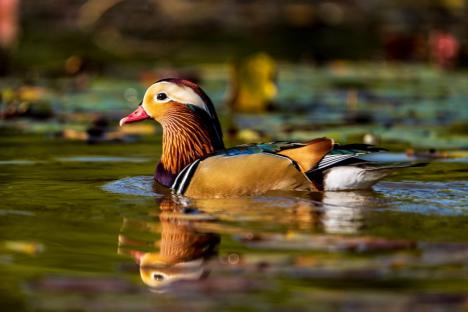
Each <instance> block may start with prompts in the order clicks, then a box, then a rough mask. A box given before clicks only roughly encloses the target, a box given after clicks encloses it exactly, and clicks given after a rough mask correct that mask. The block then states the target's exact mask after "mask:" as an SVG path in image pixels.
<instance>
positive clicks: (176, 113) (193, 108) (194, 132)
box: [120, 78, 224, 186]
mask: <svg viewBox="0 0 468 312" xmlns="http://www.w3.org/2000/svg"><path fill="white" fill-rule="evenodd" d="M146 119H154V120H155V121H157V122H158V123H160V124H161V126H162V128H163V151H162V156H161V161H160V163H159V164H158V167H157V169H156V173H155V179H156V180H157V181H158V182H160V183H161V184H163V185H165V186H170V184H171V183H172V181H173V180H174V179H175V176H177V174H178V173H179V172H180V171H181V170H182V169H183V168H184V167H185V166H186V165H188V164H190V163H191V162H193V161H195V160H196V159H198V158H202V157H204V156H207V155H209V154H211V153H213V152H214V151H216V150H219V149H223V148H224V144H223V137H222V131H221V126H220V123H219V120H218V116H217V115H216V111H215V109H214V106H213V103H212V102H211V100H210V98H209V97H208V96H207V95H206V93H205V92H204V91H203V90H202V89H201V88H200V87H199V86H198V85H197V84H195V83H193V82H191V81H188V80H183V79H175V78H169V79H163V80H159V81H158V82H156V83H154V84H153V85H151V86H150V87H149V88H148V89H147V90H146V92H145V95H144V97H143V100H142V102H141V104H140V106H138V108H137V109H136V110H135V111H134V112H133V113H131V114H130V115H128V116H126V117H124V118H122V119H121V120H120V125H121V126H122V125H124V124H128V123H133V122H137V121H142V120H146Z"/></svg>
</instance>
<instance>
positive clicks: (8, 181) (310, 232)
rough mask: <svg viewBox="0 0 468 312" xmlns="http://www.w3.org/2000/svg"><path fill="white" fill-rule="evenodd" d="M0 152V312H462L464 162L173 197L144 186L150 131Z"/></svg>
mask: <svg viewBox="0 0 468 312" xmlns="http://www.w3.org/2000/svg"><path fill="white" fill-rule="evenodd" d="M0 149H1V150H2V153H1V156H0V157H1V159H0V185H1V187H0V198H1V201H0V223H1V226H0V273H1V279H0V306H1V307H2V310H3V311H9V310H11V311H13V310H14V311H20V310H41V311H63V310H74V311H78V310H89V311H103V310H105V311H146V310H156V309H164V311H181V310H187V309H190V310H192V311H204V310H207V309H211V310H214V309H218V310H219V309H221V308H222V309H225V310H232V311H280V310H281V311H285V310H289V311H291V310H294V311H304V310H316V311H376V310H378V311H382V310H388V311H402V310H403V311H462V310H464V309H465V310H466V309H468V200H467V198H468V197H467V193H468V192H467V191H468V181H467V173H468V168H467V161H466V159H452V160H451V161H443V160H442V161H434V162H433V163H431V164H429V165H428V166H427V167H422V168H413V169H408V170H406V171H404V172H402V174H401V175H398V176H395V177H392V178H391V179H389V180H387V181H384V182H381V183H379V184H378V185H377V186H376V187H375V189H374V190H373V191H368V192H328V193H324V194H320V193H316V194H308V193H278V194H272V195H268V196H266V195H265V196H258V197H254V198H240V199H217V200H210V199H206V200H197V201H189V200H187V199H184V198H173V197H171V195H170V194H169V195H168V194H163V193H162V192H160V190H156V189H154V188H153V186H152V183H151V175H152V172H153V170H154V166H155V162H156V160H157V158H158V155H159V153H160V142H159V141H157V139H154V138H152V139H145V140H143V141H140V142H137V143H127V144H123V143H121V144H102V145H86V144H84V143H77V142H69V141H64V140H60V139H51V138H47V137H45V136H43V135H19V134H14V133H12V134H4V135H3V136H2V137H1V138H0ZM395 155H396V156H398V157H400V156H401V157H404V156H403V154H401V155H400V154H395ZM395 155H393V156H395Z"/></svg>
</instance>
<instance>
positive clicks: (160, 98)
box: [156, 92, 167, 101]
mask: <svg viewBox="0 0 468 312" xmlns="http://www.w3.org/2000/svg"><path fill="white" fill-rule="evenodd" d="M165 99H167V94H166V93H162V92H161V93H158V95H156V100H158V101H164V100H165Z"/></svg>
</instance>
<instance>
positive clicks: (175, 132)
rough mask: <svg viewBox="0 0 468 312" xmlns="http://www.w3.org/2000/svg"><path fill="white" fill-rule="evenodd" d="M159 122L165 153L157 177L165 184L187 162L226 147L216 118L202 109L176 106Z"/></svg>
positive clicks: (172, 178)
mask: <svg viewBox="0 0 468 312" xmlns="http://www.w3.org/2000/svg"><path fill="white" fill-rule="evenodd" d="M160 123H161V125H162V128H163V140H162V155H161V160H160V162H159V164H158V166H157V168H156V173H155V179H156V180H157V181H158V182H159V183H161V184H163V185H165V186H168V187H170V186H171V185H172V183H173V181H174V179H175V177H176V176H177V174H179V172H180V171H181V170H182V169H184V168H185V166H187V165H188V164H190V163H192V162H194V161H195V160H197V159H199V158H202V157H205V156H207V155H210V154H212V153H213V152H214V151H216V150H219V149H223V148H224V145H223V142H222V139H221V137H220V135H218V134H217V133H216V130H215V128H214V124H213V121H212V120H211V118H210V117H209V116H208V114H207V113H206V112H204V111H203V110H201V109H195V110H194V109H191V108H189V107H186V106H178V107H174V108H172V109H171V110H169V111H168V112H167V113H166V114H165V116H164V118H163V119H161V120H160Z"/></svg>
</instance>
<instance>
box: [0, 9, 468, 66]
mask: <svg viewBox="0 0 468 312" xmlns="http://www.w3.org/2000/svg"><path fill="white" fill-rule="evenodd" d="M2 3H4V4H3V7H4V9H3V11H4V13H3V15H5V11H6V10H5V8H7V7H10V8H9V10H11V11H12V13H11V14H13V15H14V16H12V17H10V20H11V23H12V24H13V25H12V26H10V27H13V28H15V30H14V31H12V32H14V33H15V34H14V35H10V38H9V39H8V40H6V41H8V42H4V43H6V45H7V46H9V47H8V50H9V54H10V61H9V62H10V63H11V64H10V65H11V66H12V67H11V68H12V70H15V71H17V70H21V69H22V70H23V71H28V70H31V69H37V70H55V71H60V70H61V69H63V67H62V65H63V62H65V61H66V60H67V59H68V58H69V57H70V56H71V55H77V56H80V57H81V58H83V60H85V61H86V64H87V66H89V67H90V68H93V69H95V70H104V69H108V68H109V67H113V66H115V64H116V63H119V64H135V63H137V64H138V63H140V64H141V63H142V64H147V63H148V62H171V63H175V64H193V63H200V62H210V63H211V62H229V61H232V60H234V59H236V58H241V57H245V56H247V55H250V54H252V53H254V52H258V51H264V52H266V53H269V54H270V55H271V56H272V57H274V58H275V59H279V60H286V61H290V62H308V63H314V64H323V63H324V62H328V61H330V60H336V59H347V60H366V61H369V60H374V61H380V60H400V61H416V62H428V61H430V59H431V51H430V50H431V47H430V37H431V35H432V36H434V35H435V34H436V33H437V32H439V33H440V32H444V33H447V34H450V35H452V36H454V38H455V40H456V41H457V44H458V45H459V46H460V49H459V55H457V57H456V58H457V61H459V64H460V65H466V64H467V63H468V62H467V59H468V39H467V38H468V36H467V31H468V30H467V29H468V25H467V23H468V22H467V18H466V15H467V13H468V8H467V5H466V2H465V1H464V0H438V1H435V0H432V1H430V0H416V1H400V0H385V1H382V0H380V1H379V0H377V1H369V0H354V1H340V0H335V1H316V0H314V1H306V0H294V1H280V0H272V1H265V0H238V1H213V0H198V1H189V0H173V1H164V0H138V1H128V0H65V1H60V2H57V1H52V0H44V1H34V0H2ZM5 3H6V4H5ZM8 3H9V5H8ZM3 19H5V18H3ZM5 27H6V26H3V28H5ZM4 32H5V31H4ZM4 41H5V40H4ZM4 45H5V44H4Z"/></svg>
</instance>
